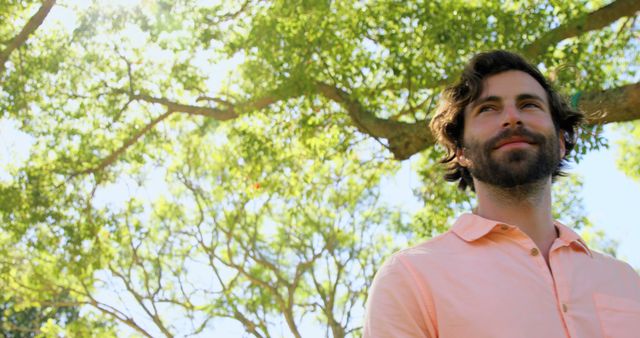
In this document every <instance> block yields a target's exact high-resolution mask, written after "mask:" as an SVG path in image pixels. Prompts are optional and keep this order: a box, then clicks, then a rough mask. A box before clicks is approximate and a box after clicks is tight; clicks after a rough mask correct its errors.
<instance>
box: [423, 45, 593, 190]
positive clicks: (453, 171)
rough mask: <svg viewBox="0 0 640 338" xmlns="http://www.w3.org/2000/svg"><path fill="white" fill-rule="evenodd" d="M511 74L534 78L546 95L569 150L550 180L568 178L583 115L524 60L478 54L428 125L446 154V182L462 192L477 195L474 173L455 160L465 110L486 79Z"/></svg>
mask: <svg viewBox="0 0 640 338" xmlns="http://www.w3.org/2000/svg"><path fill="white" fill-rule="evenodd" d="M509 70H519V71H522V72H525V73H527V74H529V75H531V76H532V77H533V78H534V79H535V80H536V81H538V83H540V85H541V86H542V88H543V89H544V90H545V92H546V93H547V99H548V101H549V108H550V110H551V117H552V119H553V123H554V125H555V127H556V131H558V132H561V133H562V136H563V138H564V142H565V148H566V153H565V156H564V157H563V158H562V159H561V161H560V163H559V164H558V167H557V168H556V169H555V171H554V172H553V173H552V176H551V177H552V179H554V180H555V178H556V177H557V176H564V175H565V173H564V172H562V169H563V168H564V167H565V166H566V163H567V154H569V152H570V151H571V150H572V149H573V148H574V147H575V145H576V140H577V135H578V129H579V128H580V126H581V124H582V123H583V121H584V114H583V113H582V112H580V111H578V110H576V109H573V108H571V106H569V105H568V104H567V102H566V101H565V100H564V99H563V98H562V97H561V96H560V95H559V94H558V92H556V90H555V89H553V87H552V86H551V84H550V83H549V82H547V80H546V79H545V77H544V76H543V75H542V73H540V71H539V70H538V69H537V68H536V67H535V66H533V65H531V64H530V63H528V62H527V61H526V60H525V59H524V58H523V57H522V56H520V55H518V54H515V53H512V52H508V51H504V50H494V51H489V52H483V53H479V54H476V55H475V56H474V57H473V58H471V60H470V61H469V63H468V64H467V65H466V66H465V68H464V71H463V72H462V75H461V76H460V80H459V81H458V82H457V83H456V84H454V85H452V86H450V87H448V88H447V89H445V91H444V92H443V93H442V97H441V99H440V100H441V101H440V104H439V106H438V109H437V111H436V113H435V115H434V117H433V118H432V119H431V122H430V124H429V127H430V128H431V131H432V132H433V135H434V137H435V138H436V140H437V141H438V142H439V143H440V144H441V145H443V146H444V147H445V148H446V151H447V153H446V155H445V157H444V158H443V159H442V160H441V161H440V162H441V163H443V164H445V165H446V166H447V173H446V174H445V175H444V178H445V180H447V181H449V182H456V181H459V183H458V188H459V189H460V190H463V191H464V190H465V189H466V188H467V187H469V188H470V189H471V190H472V191H475V187H474V185H473V179H472V178H471V173H470V172H469V170H468V169H467V168H465V167H463V166H462V165H460V163H458V160H457V158H456V150H457V149H458V148H460V147H462V135H463V131H464V110H465V107H467V106H468V105H469V104H470V103H471V102H473V101H474V100H476V99H478V97H479V96H480V93H481V92H482V82H483V80H484V79H485V78H487V77H489V76H491V75H496V74H498V73H502V72H505V71H509Z"/></svg>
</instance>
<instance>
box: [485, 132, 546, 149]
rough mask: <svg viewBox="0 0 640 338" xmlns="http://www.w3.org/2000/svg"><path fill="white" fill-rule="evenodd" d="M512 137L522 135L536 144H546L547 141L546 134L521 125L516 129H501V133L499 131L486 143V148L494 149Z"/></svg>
mask: <svg viewBox="0 0 640 338" xmlns="http://www.w3.org/2000/svg"><path fill="white" fill-rule="evenodd" d="M512 137H520V138H523V139H525V140H526V141H527V142H530V143H535V144H544V143H545V142H546V138H545V136H544V135H542V134H538V133H535V132H532V131H531V130H528V129H526V128H524V127H520V128H516V129H505V130H503V131H501V132H500V133H498V135H496V136H494V137H492V138H491V139H489V140H488V141H487V142H486V143H485V146H486V149H487V150H491V149H494V148H495V147H496V146H497V145H498V143H500V142H502V141H503V140H506V139H509V138H512Z"/></svg>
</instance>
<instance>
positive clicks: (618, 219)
mask: <svg viewBox="0 0 640 338" xmlns="http://www.w3.org/2000/svg"><path fill="white" fill-rule="evenodd" d="M78 2H81V1H78ZM84 3H87V2H86V1H84ZM118 3H124V4H127V3H129V2H127V1H125V0H118ZM69 15H70V14H69V11H68V10H65V9H64V8H59V7H58V8H55V9H54V11H53V12H52V15H51V19H59V20H62V21H65V22H66V24H67V25H69V27H72V26H73V25H74V24H73V21H74V20H73V18H72V17H69ZM48 21H50V20H48ZM240 62H241V60H228V61H226V63H225V64H220V65H217V66H214V68H212V69H213V70H214V71H213V72H212V73H218V74H220V73H222V72H226V71H229V70H231V69H232V68H233V67H234V66H235V65H237V64H239V63H240ZM210 85H211V86H212V87H219V86H220V83H219V82H212V83H210ZM605 137H606V138H608V139H609V143H610V148H609V149H601V150H598V151H592V152H589V153H588V154H587V155H586V156H585V157H584V158H583V160H582V161H581V162H580V163H578V164H575V163H574V164H572V165H571V168H570V169H569V170H568V171H569V173H576V174H579V175H580V176H582V178H583V181H584V189H583V192H582V195H583V198H584V203H585V209H586V210H587V213H588V216H589V218H590V219H591V221H592V222H593V223H594V224H595V229H596V230H598V229H601V230H603V231H604V232H605V234H606V236H607V238H608V239H613V240H616V241H617V242H618V250H617V251H618V258H619V259H622V260H625V261H627V262H628V263H630V264H631V265H632V266H633V267H634V268H635V269H640V218H638V217H636V216H635V209H637V208H638V205H639V203H638V201H639V200H640V182H638V181H634V180H631V179H630V178H628V177H626V176H625V175H624V174H623V173H622V172H620V171H619V170H618V169H617V168H616V164H615V162H616V158H617V153H618V149H617V148H618V147H617V145H616V140H617V139H619V138H621V137H623V135H621V134H620V132H619V131H618V130H617V129H616V128H615V126H611V125H607V126H606V127H605ZM31 143H32V140H30V138H29V137H28V136H26V135H24V134H22V133H20V132H18V131H17V126H16V125H15V124H14V123H12V122H10V121H7V120H2V119H0V180H3V179H8V177H7V175H6V172H4V171H3V170H2V166H4V165H5V164H8V163H13V164H14V165H15V163H16V162H19V161H21V160H24V159H25V156H26V152H27V151H28V147H29V145H30V144H31ZM414 162H417V161H416V160H415V159H409V160H407V161H404V162H403V164H402V168H401V169H400V171H398V173H397V175H395V176H394V177H392V178H388V179H385V180H384V182H383V185H382V190H383V194H382V196H383V198H384V199H385V201H386V202H387V203H389V204H391V205H397V206H398V207H399V208H403V209H405V210H407V211H412V210H417V209H418V208H420V204H419V201H418V200H417V199H416V197H415V196H413V194H412V191H413V189H414V188H417V187H418V186H419V184H420V180H419V177H418V175H417V174H416V173H415V169H417V168H412V166H413V165H415V163H414ZM109 194H113V198H117V196H120V195H119V192H118V191H113V192H110V193H109ZM107 198H109V197H107ZM104 296H105V297H109V295H108V294H107V293H105V295H104ZM282 325H284V324H282ZM216 327H217V329H216V330H215V332H216V336H217V337H239V336H242V335H243V330H242V328H241V327H240V326H239V325H238V324H236V323H235V322H233V321H220V322H219V323H217V325H216ZM123 329H124V328H123ZM123 331H125V332H126V331H127V330H126V329H124V330H123ZM303 331H304V332H305V334H304V336H305V337H322V336H324V332H323V331H319V330H318V327H317V326H314V325H304V326H303ZM286 332H287V330H286V329H283V330H282V331H281V333H282V336H287V335H286ZM279 333H280V332H278V333H277V334H279Z"/></svg>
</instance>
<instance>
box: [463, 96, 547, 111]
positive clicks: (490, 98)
mask: <svg viewBox="0 0 640 338" xmlns="http://www.w3.org/2000/svg"><path fill="white" fill-rule="evenodd" d="M500 100H501V98H500V97H499V96H495V95H492V96H486V97H483V98H481V99H479V100H477V101H475V102H474V103H473V104H472V105H471V108H475V107H477V106H479V105H481V104H483V103H485V102H492V101H500ZM523 100H538V101H540V102H545V100H543V99H542V98H541V97H540V96H538V95H536V94H529V93H525V94H520V95H518V96H516V101H523Z"/></svg>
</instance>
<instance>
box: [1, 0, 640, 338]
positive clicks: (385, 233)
mask: <svg viewBox="0 0 640 338" xmlns="http://www.w3.org/2000/svg"><path fill="white" fill-rule="evenodd" d="M0 8H2V9H3V11H2V13H8V14H6V17H7V18H10V20H2V23H0V32H2V33H1V34H2V36H8V37H9V38H8V39H4V41H0V51H1V52H0V61H1V63H0V65H1V66H0V67H1V68H0V112H2V114H3V115H2V117H3V118H4V119H6V120H12V121H16V122H17V123H18V124H19V126H20V130H21V131H22V132H24V133H26V134H28V135H30V136H31V137H32V138H33V140H34V144H33V146H32V147H31V148H30V152H29V156H28V160H27V161H26V162H25V163H11V164H8V165H6V166H5V168H4V170H5V171H6V172H7V173H8V175H9V176H10V179H8V180H5V181H1V182H0V216H1V217H2V225H1V226H2V237H0V244H2V245H1V246H0V248H2V249H0V250H2V251H1V252H0V254H1V256H0V257H3V258H2V260H1V261H0V264H1V265H0V267H1V269H0V271H1V274H0V279H1V280H2V283H4V284H3V285H8V287H9V290H11V292H12V294H14V295H15V297H14V299H15V300H18V301H20V302H21V303H22V304H37V303H38V301H40V302H43V300H44V301H45V302H46V303H47V305H48V306H60V307H62V306H69V305H72V306H82V307H83V308H89V309H92V311H91V312H90V313H91V315H92V316H95V318H98V321H99V320H104V319H107V320H111V321H115V322H119V323H120V324H122V325H126V326H128V327H129V328H131V329H132V330H134V331H136V332H137V333H138V334H140V335H143V336H161V335H164V336H175V335H179V336H182V335H190V334H193V335H198V334H206V332H210V331H208V330H212V329H215V328H216V325H217V323H219V319H220V318H229V319H231V320H233V321H236V322H237V323H239V324H240V325H241V326H242V327H243V329H244V330H245V331H246V332H247V333H248V334H250V335H253V336H256V337H268V336H273V335H275V332H276V331H277V330H278V327H279V326H281V327H282V328H284V329H286V331H287V332H289V333H290V334H291V335H293V336H301V335H302V334H301V331H300V326H301V325H304V324H305V323H307V322H309V321H316V320H317V321H319V322H320V323H322V325H323V326H324V327H325V328H326V330H327V336H333V337H343V336H351V335H355V336H357V335H358V334H359V318H356V317H357V316H358V315H357V312H358V310H357V309H361V308H362V306H363V304H364V302H365V299H366V290H367V287H368V283H370V281H371V278H372V276H373V273H374V272H375V270H376V268H377V266H378V265H379V263H380V261H381V260H382V259H383V258H384V257H385V256H386V255H387V254H389V253H390V252H392V251H393V250H394V249H395V248H397V247H399V246H400V245H401V244H404V242H413V241H417V240H420V239H424V238H428V237H429V236H432V235H434V234H437V233H439V232H442V231H444V230H446V228H447V224H450V223H449V222H450V220H451V219H452V217H454V216H455V214H456V213H457V212H458V211H460V210H462V209H464V208H467V207H468V205H470V203H472V200H473V197H472V196H468V195H465V194H463V193H461V192H459V191H457V190H455V188H454V187H453V186H451V185H446V184H444V183H443V182H442V180H441V179H440V175H441V170H442V169H441V168H440V167H439V166H438V165H437V159H438V156H439V155H440V154H441V149H439V148H438V147H434V144H433V143H434V141H433V137H432V135H431V134H430V133H429V131H428V128H426V125H427V124H428V120H429V118H430V116H431V114H432V113H433V110H434V107H435V105H436V104H437V99H438V95H439V93H440V92H441V90H442V89H443V88H444V87H445V86H446V85H447V84H449V83H450V82H451V81H453V79H455V78H456V76H457V75H458V74H459V72H460V70H461V67H462V65H463V64H464V62H465V61H466V60H467V59H468V58H469V57H470V56H471V55H472V54H473V53H475V52H476V51H478V50H486V49H492V48H508V49H511V50H514V51H518V52H521V53H522V54H524V55H526V56H528V57H529V58H531V59H532V60H535V62H536V63H537V64H538V65H539V66H540V67H541V68H542V69H543V70H544V71H545V72H546V73H547V75H549V77H550V78H552V80H553V82H554V83H555V85H556V86H557V87H558V88H559V89H560V90H561V91H562V92H563V93H564V94H565V95H567V96H568V97H570V99H571V101H572V103H573V104H575V105H577V106H579V107H580V108H581V109H583V110H584V111H586V112H587V113H588V115H589V123H590V127H588V128H585V130H584V132H583V134H582V135H581V144H580V147H579V152H578V154H577V158H578V159H579V158H580V156H581V154H584V153H586V152H587V151H589V150H592V149H596V148H598V147H600V146H603V145H604V144H605V143H606V140H603V139H602V136H601V135H600V131H601V128H602V124H604V123H612V122H628V121H634V120H637V119H638V118H639V117H640V112H639V111H638V110H637V108H636V107H637V106H638V104H639V103H640V102H638V101H639V100H640V84H638V83H636V82H634V81H637V78H636V77H635V76H636V75H635V73H633V72H634V70H635V69H637V64H638V61H639V58H640V56H639V55H638V54H637V53H636V51H637V48H638V43H637V39H633V38H634V37H637V35H638V29H639V27H640V25H639V24H638V23H637V22H636V18H637V12H638V10H640V4H639V3H638V2H637V1H630V0H617V1H613V2H611V3H608V4H606V5H605V4H604V3H602V1H580V2H570V3H569V2H563V3H555V2H550V3H535V4H530V3H528V2H524V1H523V2H511V3H509V4H502V3H500V2H462V1H442V2H434V1H426V2H410V3H397V2H394V1H372V2H352V1H336V2H327V1H299V2H296V3H295V4H293V3H291V2H290V1H288V2H281V1H273V2H268V3H266V2H257V1H244V2H241V3H226V4H224V3H223V4H216V5H202V4H198V3H196V2H190V1H163V0H157V1H149V2H141V3H139V4H137V5H135V6H129V7H122V6H120V7H118V6H115V5H114V6H108V5H105V4H104V3H97V2H95V3H93V4H91V5H88V6H85V7H81V6H79V5H77V6H76V5H74V4H73V3H72V2H69V3H64V4H63V3H60V4H55V3H54V1H44V2H27V1H21V2H14V1H8V2H5V3H1V4H0ZM56 11H58V12H57V13H63V14H65V13H66V15H68V16H70V17H73V18H75V20H71V22H75V24H74V25H69V24H66V25H65V24H62V23H55V22H54V21H47V20H49V19H51V17H52V16H54V15H55V13H56ZM51 13H53V14H51ZM47 15H48V18H47V20H45V17H47ZM3 19H4V17H3ZM224 62H228V63H229V62H230V63H233V62H235V63H237V64H239V66H238V67H237V68H235V69H234V71H233V72H232V73H230V74H228V75H227V74H224V73H223V72H222V71H220V68H216V67H215V65H216V64H219V63H224ZM220 79H223V80H222V81H221V80H220ZM632 123H636V122H632ZM629 125H631V124H630V123H629ZM637 138H638V136H633V137H630V138H629V140H628V142H636V141H637ZM630 144H633V143H630ZM630 154H638V152H637V151H635V152H630ZM413 155H417V156H418V157H419V162H420V168H421V169H420V177H421V180H422V181H423V187H422V188H421V189H420V190H419V191H417V192H416V193H417V195H418V196H419V198H420V199H421V200H422V201H424V204H425V205H424V208H423V209H422V210H419V211H418V212H415V213H411V214H407V213H404V212H402V211H398V210H393V209H392V208H390V207H389V206H387V205H385V204H384V203H382V202H380V200H379V194H380V180H381V178H382V177H385V176H389V175H392V174H393V173H394V172H395V171H396V170H397V168H398V166H399V161H394V160H393V159H395V160H404V159H407V158H409V157H410V156H413ZM631 156H635V155H631ZM637 158H640V155H637ZM629 163H630V162H629ZM630 168H631V169H629V171H630V172H633V170H634V169H633V168H635V167H630ZM573 183H575V184H574V185H572V187H573V188H571V189H575V188H579V185H580V184H579V182H573ZM127 189H129V193H122V191H123V190H124V191H126V190H127ZM147 189H152V190H151V192H150V193H145V191H147ZM563 189H564V190H563ZM567 189H569V188H567V187H564V188H562V186H559V191H558V199H559V203H557V204H558V205H557V208H558V210H557V211H556V212H557V214H558V215H561V214H562V215H568V216H566V217H568V222H569V223H572V224H574V226H576V228H583V229H586V230H588V229H589V226H590V223H589V222H588V220H587V219H586V218H585V217H584V212H581V211H580V201H579V200H573V199H572V198H570V197H572V196H574V195H575V191H574V190H569V191H570V192H567V191H568V190H567ZM110 191H111V192H113V191H118V194H119V195H118V196H117V197H118V198H114V196H113V193H111V195H110V193H109V192H110ZM110 196H111V197H110ZM391 234H393V236H391ZM602 237H603V236H602V234H600V235H599V237H598V236H595V237H594V244H596V245H598V243H600V244H601V245H603V246H604V248H603V249H606V248H607V247H609V248H610V247H611V245H609V244H607V243H606V242H603V239H602ZM105 293H106V294H105ZM60 295H68V297H69V299H70V300H69V299H67V300H65V301H64V302H62V301H60V299H61V298H60ZM120 299H121V300H120ZM25 306H26V305H25ZM351 310H353V311H351ZM360 311H361V310H360ZM311 316H313V318H310V317H311ZM85 324H86V325H85V326H84V327H83V328H80V327H79V326H75V327H72V326H68V325H65V323H63V322H60V323H52V324H49V325H50V331H51V332H53V331H55V330H67V332H71V333H72V332H76V331H74V330H80V329H84V330H87V327H96V328H97V327H99V325H98V324H96V322H94V321H89V320H88V321H87V322H86V323H85ZM55 325H58V327H57V328H55V329H54V328H53V327H54V326H55ZM92 325H93V326H92ZM103 333H104V334H105V335H108V334H110V333H109V331H108V330H103Z"/></svg>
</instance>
